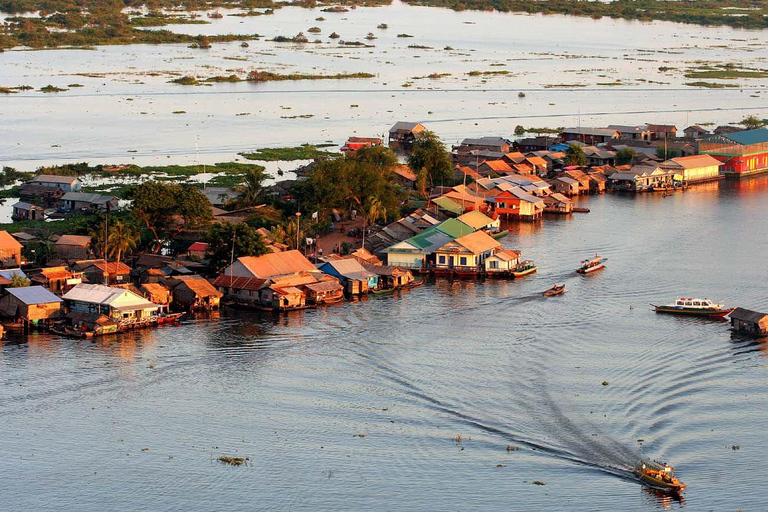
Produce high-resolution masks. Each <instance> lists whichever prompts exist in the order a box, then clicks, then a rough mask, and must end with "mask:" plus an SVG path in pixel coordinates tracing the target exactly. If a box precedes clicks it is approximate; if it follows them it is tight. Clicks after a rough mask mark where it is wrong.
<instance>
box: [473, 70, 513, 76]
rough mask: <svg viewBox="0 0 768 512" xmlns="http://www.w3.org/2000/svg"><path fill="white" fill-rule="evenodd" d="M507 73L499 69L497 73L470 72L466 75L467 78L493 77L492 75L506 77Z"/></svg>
mask: <svg viewBox="0 0 768 512" xmlns="http://www.w3.org/2000/svg"><path fill="white" fill-rule="evenodd" d="M508 74H509V71H508V70H506V69H501V70H498V71H470V72H469V73H467V75H469V76H494V75H508Z"/></svg>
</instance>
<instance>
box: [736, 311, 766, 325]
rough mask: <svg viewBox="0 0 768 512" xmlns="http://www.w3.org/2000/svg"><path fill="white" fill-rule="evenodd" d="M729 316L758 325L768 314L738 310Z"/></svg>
mask: <svg viewBox="0 0 768 512" xmlns="http://www.w3.org/2000/svg"><path fill="white" fill-rule="evenodd" d="M729 316H730V317H731V318H735V319H736V320H742V321H745V322H754V323H757V322H759V321H760V320H762V319H763V318H765V317H766V316H768V314H766V313H759V312H757V311H752V310H750V309H744V308H736V309H734V310H733V311H731V313H730V315H729Z"/></svg>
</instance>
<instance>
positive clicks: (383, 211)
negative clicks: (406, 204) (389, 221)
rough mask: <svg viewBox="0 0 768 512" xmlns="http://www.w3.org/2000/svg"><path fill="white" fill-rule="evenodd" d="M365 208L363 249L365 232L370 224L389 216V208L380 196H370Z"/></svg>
mask: <svg viewBox="0 0 768 512" xmlns="http://www.w3.org/2000/svg"><path fill="white" fill-rule="evenodd" d="M364 206H365V210H364V211H363V245H362V247H363V249H365V232H366V231H367V228H368V226H367V225H368V224H374V223H375V222H376V221H378V220H379V219H386V218H387V208H386V206H384V203H382V202H381V201H380V200H379V198H378V197H370V198H368V200H367V201H366V204H365V205H364Z"/></svg>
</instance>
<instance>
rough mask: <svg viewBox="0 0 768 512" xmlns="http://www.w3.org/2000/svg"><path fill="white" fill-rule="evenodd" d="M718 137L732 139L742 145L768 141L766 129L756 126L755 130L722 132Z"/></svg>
mask: <svg viewBox="0 0 768 512" xmlns="http://www.w3.org/2000/svg"><path fill="white" fill-rule="evenodd" d="M720 137H723V138H726V139H728V140H732V141H733V142H735V143H737V144H741V145H742V146H749V145H751V144H762V143H765V142H768V130H766V129H765V128H758V129H757V130H744V131H743V132H733V133H724V134H722V135H720Z"/></svg>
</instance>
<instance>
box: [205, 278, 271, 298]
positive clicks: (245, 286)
mask: <svg viewBox="0 0 768 512" xmlns="http://www.w3.org/2000/svg"><path fill="white" fill-rule="evenodd" d="M213 285H214V286H215V287H216V288H217V289H218V290H219V291H220V292H222V293H223V294H224V296H226V298H227V299H228V300H231V301H233V302H234V303H235V304H237V305H243V306H253V305H258V306H262V305H264V304H265V301H264V300H262V297H261V295H262V294H261V291H262V290H263V289H264V288H266V287H267V286H269V281H268V280H266V279H259V278H256V277H236V276H229V275H227V274H222V275H220V276H219V277H217V278H216V279H215V280H214V281H213ZM269 305H270V306H271V303H269Z"/></svg>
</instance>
